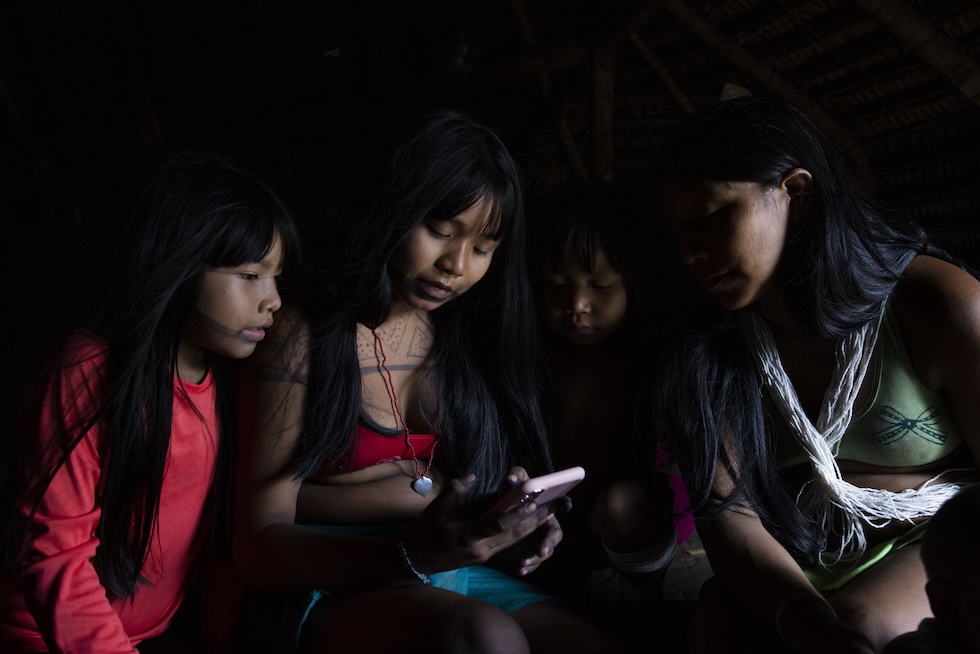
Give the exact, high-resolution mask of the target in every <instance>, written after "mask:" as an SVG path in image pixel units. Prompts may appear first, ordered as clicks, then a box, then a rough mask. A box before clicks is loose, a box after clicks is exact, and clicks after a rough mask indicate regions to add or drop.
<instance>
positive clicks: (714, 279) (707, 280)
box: [695, 271, 728, 291]
mask: <svg viewBox="0 0 980 654" xmlns="http://www.w3.org/2000/svg"><path fill="white" fill-rule="evenodd" d="M727 274H728V273H727V272H725V271H723V272H712V273H707V274H700V275H698V274H695V277H696V278H697V280H698V282H699V283H700V284H701V286H703V287H704V288H705V289H706V290H709V291H710V290H711V289H712V288H714V286H715V285H717V284H718V282H720V281H721V280H722V279H724V277H725V275H727Z"/></svg>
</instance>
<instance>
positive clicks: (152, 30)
mask: <svg viewBox="0 0 980 654" xmlns="http://www.w3.org/2000/svg"><path fill="white" fill-rule="evenodd" d="M978 4H980V3H977V2H975V1H967V0H928V1H926V0H886V1H884V2H877V1H876V2H869V1H868V0H863V1H851V0H826V1H822V2H794V1H792V0H687V1H686V2H685V1H683V0H655V1H644V0H622V1H619V2H615V1H612V2H599V1H594V2H587V1H584V0H568V1H564V0H472V1H467V0H457V1H449V0H432V1H424V0H419V1H417V2H394V1H391V0H363V1H362V0H323V1H320V2H289V1H282V2H272V1H270V0H240V1H231V0H214V1H208V0H201V1H197V2H189V1H187V0H176V1H163V0H130V1H127V2H120V1H116V2H91V1H89V2H85V1H77V2H68V1H64V2H54V1H50V0H48V1H45V0H37V1H29V0H5V1H4V2H3V3H0V94H2V100H3V102H2V104H0V212H2V221H3V223H2V224H3V226H4V236H5V238H4V239H3V241H4V244H5V245H4V252H3V261H4V265H5V266H7V267H8V268H7V270H8V271H7V274H5V275H4V280H5V282H4V287H3V288H4V290H5V292H4V294H3V297H4V298H5V299H6V300H7V303H6V306H7V308H8V310H7V311H6V312H5V318H6V320H5V322H6V326H7V327H6V333H5V336H6V338H5V340H6V344H7V349H8V357H7V360H8V361H10V367H9V368H8V370H7V372H8V374H7V375H5V377H6V378H7V381H6V383H7V384H8V388H9V390H6V391H4V392H3V396H4V402H5V403H9V402H12V400H13V398H15V397H16V396H17V395H18V394H19V392H20V389H21V388H22V387H23V384H24V383H25V381H26V380H27V379H28V378H29V377H30V376H31V375H32V374H33V373H34V372H35V371H36V368H37V366H38V364H39V362H40V360H41V358H42V357H43V356H44V355H45V353H46V352H47V351H48V349H49V348H50V347H51V345H52V343H53V342H54V340H55V339H56V338H57V337H58V336H59V335H60V334H61V333H62V332H63V330H64V329H65V328H66V326H68V325H71V324H73V323H74V322H76V321H77V320H78V319H80V318H85V317H87V316H89V315H90V314H91V312H92V309H93V308H94V307H96V306H97V305H98V302H99V296H98V292H97V291H95V290H94V289H96V288H97V286H96V285H95V282H94V281H93V280H97V279H100V278H101V277H100V276H105V275H106V274H111V271H108V270H106V268H105V262H106V261H107V259H108V257H109V256H110V254H111V248H112V243H113V239H114V237H115V234H116V232H117V228H118V225H119V224H120V222H121V221H123V220H125V217H126V215H127V213H128V211H129V210H130V208H131V207H132V205H133V202H134V200H135V195H136V193H138V191H139V189H140V188H141V186H142V185H143V184H144V183H145V181H146V180H147V179H148V177H149V175H150V173H151V172H152V170H153V169H154V168H155V167H156V166H157V165H158V164H159V163H160V162H161V161H163V160H164V159H165V158H166V157H168V156H169V155H171V154H174V153H176V152H180V151H182V150H186V149H195V150H212V151H220V152H223V153H227V154H230V155H232V156H234V157H235V158H236V160H237V161H238V163H239V164H240V165H241V166H242V167H244V168H246V169H249V170H251V171H253V172H255V173H256V174H258V175H259V176H261V177H262V178H264V179H266V180H267V181H268V182H270V183H271V184H272V185H273V186H275V187H276V188H277V189H278V190H279V191H280V192H281V193H282V195H283V196H284V198H285V200H286V201H287V203H288V204H289V206H290V207H291V208H292V210H293V211H294V212H295V214H296V215H297V217H298V219H299V221H300V224H301V227H302V229H303V230H304V231H305V232H306V234H307V239H308V240H309V242H310V243H312V244H314V247H318V246H319V244H329V243H330V239H331V236H332V235H333V234H334V233H335V232H336V229H337V227H338V225H340V224H342V223H343V221H344V220H345V219H346V216H347V213H346V212H347V209H348V207H349V204H350V201H351V197H352V192H353V190H354V189H355V188H356V186H357V184H358V182H359V180H361V179H362V178H363V175H364V172H365V170H366V169H367V167H368V166H369V165H370V163H371V161H372V160H373V159H372V157H373V155H374V153H375V152H376V151H378V149H379V148H380V147H381V146H382V145H383V144H385V143H386V142H387V141H388V140H389V137H390V136H391V134H392V133H393V132H394V131H395V130H397V129H399V128H401V127H402V126H403V125H404V123H405V121H406V120H407V119H408V118H409V117H410V116H411V115H413V114H415V113H417V112H418V111H419V110H422V109H426V108H429V107H433V106H441V105H448V106H455V107H458V108H461V109H464V110H466V111H468V112H469V113H471V114H472V115H474V116H475V117H477V118H478V119H480V120H482V121H484V122H487V123H490V124H491V125H493V126H494V127H496V128H497V130H498V132H499V133H500V134H501V136H502V137H503V139H504V140H505V142H506V143H507V144H508V146H509V147H510V148H511V150H512V151H513V152H514V154H515V155H516V156H517V158H518V160H519V161H520V163H521V165H522V167H523V169H524V172H525V175H526V178H527V183H528V188H529V191H530V193H531V194H532V196H533V195H535V194H537V193H541V192H543V191H545V190H547V189H548V188H550V187H551V186H553V185H555V184H558V183H560V182H562V181H565V180H568V179H572V178H590V179H618V180H627V181H630V182H638V183H640V184H642V180H643V171H644V166H645V165H646V162H648V161H649V159H650V155H651V154H652V153H653V152H654V150H655V148H656V145H657V143H658V140H659V139H660V137H661V136H662V135H663V134H664V133H665V132H666V131H668V130H669V129H670V128H671V127H672V126H673V125H675V124H676V123H677V122H678V121H679V120H681V119H683V117H684V116H685V115H686V114H687V113H688V112H689V111H691V110H692V109H693V108H696V107H698V106H701V105H703V104H706V103H708V102H711V101H713V100H715V99H716V98H718V97H719V95H721V94H722V93H723V92H725V89H726V88H732V86H731V85H735V86H737V87H741V88H743V89H746V90H748V91H751V92H755V93H766V94H774V95H777V96H778V97H781V98H783V99H784V100H787V101H789V102H791V103H793V104H795V105H796V106H798V107H799V108H800V109H801V110H803V111H804V112H806V113H807V114H808V115H810V116H811V118H813V119H814V120H815V121H816V122H818V124H820V125H821V126H822V127H824V128H825V131H826V132H827V133H828V134H829V135H830V136H831V137H832V138H833V139H834V140H835V141H837V142H838V144H840V146H841V147H842V149H843V150H844V151H845V152H846V153H847V155H848V156H849V157H850V158H851V160H852V163H853V164H854V166H855V168H856V170H857V171H858V172H859V174H860V176H861V179H862V180H863V182H864V183H865V185H866V186H867V187H868V188H869V190H871V191H872V192H874V193H875V194H876V195H877V197H879V198H880V199H881V200H882V201H884V202H886V203H888V204H889V205H890V206H892V207H893V208H895V209H896V210H898V211H900V212H903V213H905V214H906V215H909V216H911V217H913V218H915V219H917V220H919V221H920V222H922V223H923V224H924V225H925V226H926V227H927V228H928V229H930V230H931V231H932V233H933V234H934V235H935V236H936V238H937V240H939V241H940V242H941V243H942V244H943V245H946V246H947V247H949V248H950V249H951V250H953V251H954V252H955V253H957V254H959V255H960V256H961V257H963V258H964V259H965V260H967V261H968V262H970V263H973V264H974V265H976V264H978V263H980V256H978V252H980V247H978V243H980V239H978V235H980V230H978V223H977V216H978V211H980V197H978V192H977V182H976V179H977V175H978V171H980V106H978V102H980V66H978V63H977V62H978V53H980V7H978ZM871 5H875V6H874V7H872V6H871ZM6 408H7V407H6V406H5V407H4V409H5V412H6Z"/></svg>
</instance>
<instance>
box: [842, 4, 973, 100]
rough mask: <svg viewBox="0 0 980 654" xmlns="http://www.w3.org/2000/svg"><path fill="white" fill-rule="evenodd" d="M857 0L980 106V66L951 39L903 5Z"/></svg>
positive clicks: (883, 25)
mask: <svg viewBox="0 0 980 654" xmlns="http://www.w3.org/2000/svg"><path fill="white" fill-rule="evenodd" d="M855 1H856V3H857V4H859V5H860V6H861V7H862V8H863V9H864V10H865V11H866V12H868V13H869V14H870V15H871V16H872V17H873V18H874V19H875V21H877V22H878V24H880V25H881V26H882V27H884V28H885V29H887V30H888V31H889V32H891V33H892V34H894V35H895V37H896V38H898V40H900V41H901V42H902V43H903V44H905V45H906V46H907V47H908V48H909V49H910V50H912V51H913V52H915V53H916V54H917V55H919V56H920V57H921V58H922V59H923V60H924V61H925V62H926V63H927V64H929V65H930V66H932V67H933V68H934V69H935V70H936V72H938V73H940V74H941V75H943V76H944V77H946V78H947V79H948V80H949V81H950V82H952V83H953V84H954V85H955V86H956V88H958V89H959V90H960V92H961V93H962V94H963V95H965V96H966V97H967V98H969V100H970V102H972V103H973V104H975V105H980V66H978V65H977V62H976V61H974V60H973V58H971V57H970V55H969V54H967V53H966V52H964V51H963V50H961V49H960V48H959V47H958V46H957V45H956V43H955V42H954V41H953V40H952V39H951V38H949V37H948V36H946V35H945V34H943V33H942V32H940V31H939V30H938V29H937V28H936V26H935V25H933V24H932V23H930V22H929V21H928V20H927V19H926V18H925V17H924V16H922V15H921V14H919V13H918V12H916V11H915V10H914V9H912V8H911V7H909V6H908V5H907V4H905V3H904V2H895V0H855Z"/></svg>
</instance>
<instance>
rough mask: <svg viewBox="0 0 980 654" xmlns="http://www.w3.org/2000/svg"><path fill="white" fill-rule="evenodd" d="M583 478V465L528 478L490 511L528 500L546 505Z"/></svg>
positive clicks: (511, 507)
mask: <svg viewBox="0 0 980 654" xmlns="http://www.w3.org/2000/svg"><path fill="white" fill-rule="evenodd" d="M583 479H585V469H584V468H582V467H581V466H575V467H574V468H566V469H565V470H559V471H558V472H552V473H550V474H547V475H542V476H540V477H534V478H532V479H528V480H527V481H524V482H521V483H519V484H517V485H516V486H514V487H513V488H512V489H510V490H509V491H508V492H507V494H506V495H504V497H502V498H501V499H500V501H498V502H497V503H496V504H494V505H493V508H491V509H490V511H489V512H490V513H501V512H504V511H510V510H511V509H513V508H515V507H519V506H522V505H524V504H527V503H528V502H534V503H535V504H537V505H538V506H544V505H545V504H548V503H549V502H552V501H554V500H556V499H558V498H559V497H561V496H562V495H565V494H566V493H567V492H568V491H570V490H571V489H572V488H574V487H575V485H576V484H578V483H579V482H580V481H582V480H583Z"/></svg>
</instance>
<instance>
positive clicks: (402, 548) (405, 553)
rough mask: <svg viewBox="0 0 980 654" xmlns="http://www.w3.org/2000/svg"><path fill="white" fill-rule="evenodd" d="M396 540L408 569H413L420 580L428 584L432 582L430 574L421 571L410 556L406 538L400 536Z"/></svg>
mask: <svg viewBox="0 0 980 654" xmlns="http://www.w3.org/2000/svg"><path fill="white" fill-rule="evenodd" d="M395 542H396V543H397V544H398V551H399V552H401V555H402V561H404V562H405V565H406V566H408V569H409V570H411V571H412V574H413V575H415V576H416V577H418V579H419V581H421V582H422V583H423V584H425V585H426V586H428V585H429V584H430V583H432V582H431V580H430V579H429V575H427V574H425V573H424V572H419V571H418V570H416V569H415V566H414V565H413V564H412V559H410V558H408V550H406V549H405V540H404V539H402V538H399V539H398V540H397V541H395Z"/></svg>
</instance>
